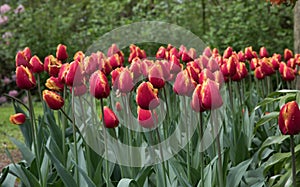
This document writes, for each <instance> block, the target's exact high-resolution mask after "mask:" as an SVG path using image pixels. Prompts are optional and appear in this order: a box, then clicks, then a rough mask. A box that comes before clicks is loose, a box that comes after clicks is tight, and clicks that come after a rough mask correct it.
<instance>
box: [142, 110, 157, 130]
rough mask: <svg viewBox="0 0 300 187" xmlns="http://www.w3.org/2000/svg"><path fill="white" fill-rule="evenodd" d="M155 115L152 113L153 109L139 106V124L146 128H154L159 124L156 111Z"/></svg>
mask: <svg viewBox="0 0 300 187" xmlns="http://www.w3.org/2000/svg"><path fill="white" fill-rule="evenodd" d="M153 112H154V116H153V115H152V112H151V110H144V109H142V108H140V107H138V108H137V114H138V122H139V124H140V125H141V126H142V127H144V128H154V127H156V126H157V124H156V123H157V122H158V119H157V114H156V112H155V111H153Z"/></svg>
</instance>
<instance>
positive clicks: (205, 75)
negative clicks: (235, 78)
mask: <svg viewBox="0 0 300 187" xmlns="http://www.w3.org/2000/svg"><path fill="white" fill-rule="evenodd" d="M208 79H210V80H212V81H214V80H215V76H214V74H213V73H212V72H211V71H210V70H209V69H204V70H202V71H201V73H200V74H199V81H198V83H199V84H202V83H203V82H205V81H207V80H208Z"/></svg>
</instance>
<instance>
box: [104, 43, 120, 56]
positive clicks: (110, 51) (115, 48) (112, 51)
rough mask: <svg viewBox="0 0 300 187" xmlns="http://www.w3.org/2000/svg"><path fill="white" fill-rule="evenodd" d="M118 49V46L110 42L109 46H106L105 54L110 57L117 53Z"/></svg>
mask: <svg viewBox="0 0 300 187" xmlns="http://www.w3.org/2000/svg"><path fill="white" fill-rule="evenodd" d="M120 52H121V51H120V49H119V48H118V46H117V45H116V44H112V45H111V47H110V48H108V50H107V56H108V57H111V56H113V55H114V54H118V53H120Z"/></svg>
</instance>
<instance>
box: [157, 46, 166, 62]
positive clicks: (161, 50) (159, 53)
mask: <svg viewBox="0 0 300 187" xmlns="http://www.w3.org/2000/svg"><path fill="white" fill-rule="evenodd" d="M166 52H167V50H166V48H165V47H163V46H160V47H159V49H158V51H157V52H156V55H155V56H156V58H157V59H165V57H166Z"/></svg>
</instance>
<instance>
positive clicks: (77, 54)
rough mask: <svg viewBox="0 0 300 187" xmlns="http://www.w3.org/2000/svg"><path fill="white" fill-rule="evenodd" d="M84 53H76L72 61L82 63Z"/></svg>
mask: <svg viewBox="0 0 300 187" xmlns="http://www.w3.org/2000/svg"><path fill="white" fill-rule="evenodd" d="M84 56H85V55H84V53H83V52H82V51H77V52H76V53H75V55H74V57H73V60H74V61H78V62H82V61H83V60H84Z"/></svg>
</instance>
